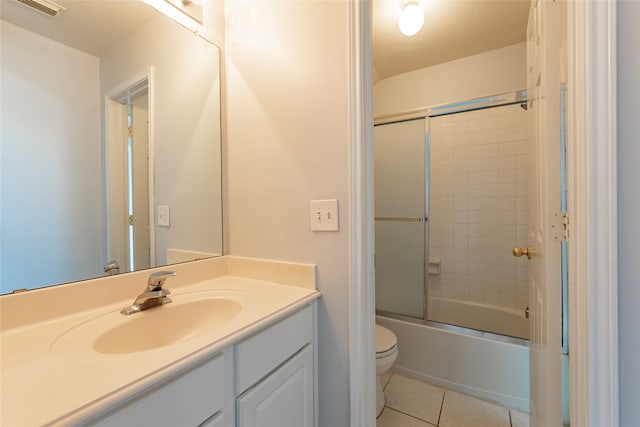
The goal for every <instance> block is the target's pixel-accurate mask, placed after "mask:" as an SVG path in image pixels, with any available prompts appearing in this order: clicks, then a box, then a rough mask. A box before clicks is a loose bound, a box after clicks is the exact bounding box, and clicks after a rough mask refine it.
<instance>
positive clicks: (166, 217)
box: [157, 205, 171, 227]
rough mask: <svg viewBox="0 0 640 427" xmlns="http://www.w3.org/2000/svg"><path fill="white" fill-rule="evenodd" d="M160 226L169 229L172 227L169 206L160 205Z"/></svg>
mask: <svg viewBox="0 0 640 427" xmlns="http://www.w3.org/2000/svg"><path fill="white" fill-rule="evenodd" d="M157 212H158V226H160V227H169V226H170V225H171V212H170V210H169V206H165V205H158V211H157Z"/></svg>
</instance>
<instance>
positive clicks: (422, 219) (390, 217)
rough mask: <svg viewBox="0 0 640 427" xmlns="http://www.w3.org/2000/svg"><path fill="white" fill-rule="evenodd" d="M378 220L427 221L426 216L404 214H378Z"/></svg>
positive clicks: (376, 218)
mask: <svg viewBox="0 0 640 427" xmlns="http://www.w3.org/2000/svg"><path fill="white" fill-rule="evenodd" d="M375 220H376V221H395V222H427V220H428V218H427V217H426V216H419V217H404V216H377V217H375Z"/></svg>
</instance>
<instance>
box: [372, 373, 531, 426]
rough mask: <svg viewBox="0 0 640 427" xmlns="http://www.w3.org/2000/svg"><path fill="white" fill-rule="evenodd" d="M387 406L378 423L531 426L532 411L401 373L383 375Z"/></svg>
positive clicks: (391, 424) (397, 424) (400, 424)
mask: <svg viewBox="0 0 640 427" xmlns="http://www.w3.org/2000/svg"><path fill="white" fill-rule="evenodd" d="M383 386H384V394H385V396H386V398H387V402H386V406H385V408H384V410H383V411H382V413H381V414H380V416H379V417H378V422H377V423H376V427H434V426H437V427H529V414H526V413H523V412H519V411H515V410H513V409H508V408H505V407H504V406H500V405H496V404H494V403H490V402H486V401H484V400H480V399H476V398H475V397H471V396H467V395H465V394H462V393H457V392H455V391H451V390H447V389H443V388H440V387H436V386H434V385H431V384H428V383H425V382H422V381H419V380H416V379H414V378H410V377H407V376H404V375H402V374H398V373H388V374H387V375H385V376H384V377H383Z"/></svg>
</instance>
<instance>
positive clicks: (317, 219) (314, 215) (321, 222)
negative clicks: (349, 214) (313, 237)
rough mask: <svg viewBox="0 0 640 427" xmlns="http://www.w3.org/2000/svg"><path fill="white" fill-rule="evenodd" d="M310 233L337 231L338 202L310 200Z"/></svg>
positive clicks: (338, 224) (332, 200) (334, 200)
mask: <svg viewBox="0 0 640 427" xmlns="http://www.w3.org/2000/svg"><path fill="white" fill-rule="evenodd" d="M309 206H310V209H309V214H310V217H309V220H310V223H311V231H338V230H339V228H340V222H339V213H338V200H337V199H330V200H311V202H310V203H309Z"/></svg>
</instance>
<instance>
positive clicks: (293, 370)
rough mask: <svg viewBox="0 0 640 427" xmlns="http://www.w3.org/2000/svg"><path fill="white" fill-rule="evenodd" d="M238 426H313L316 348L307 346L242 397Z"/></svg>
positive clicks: (240, 399) (239, 401)
mask: <svg viewBox="0 0 640 427" xmlns="http://www.w3.org/2000/svg"><path fill="white" fill-rule="evenodd" d="M237 408H238V426H239V427H240V426H242V427H250V426H251V427H311V426H313V351H312V347H311V346H310V345H307V346H306V347H305V348H304V349H302V350H301V351H300V352H299V353H298V354H296V355H295V356H293V357H292V358H291V359H289V361H287V362H286V363H285V364H284V365H282V366H281V367H280V368H278V369H277V370H275V371H274V372H272V373H271V374H270V375H269V376H268V377H266V378H265V379H264V380H262V381H261V382H259V383H258V384H257V385H255V386H254V387H252V388H250V389H249V390H248V391H247V392H246V393H244V394H243V395H242V396H240V397H239V398H238V406H237Z"/></svg>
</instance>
